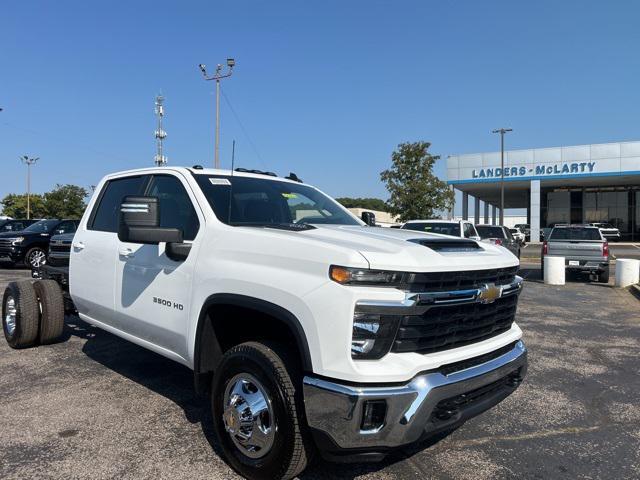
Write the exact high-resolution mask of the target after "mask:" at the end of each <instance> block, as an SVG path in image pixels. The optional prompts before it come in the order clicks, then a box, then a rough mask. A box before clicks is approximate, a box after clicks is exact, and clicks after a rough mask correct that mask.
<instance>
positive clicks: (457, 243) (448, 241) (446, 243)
mask: <svg viewBox="0 0 640 480" xmlns="http://www.w3.org/2000/svg"><path fill="white" fill-rule="evenodd" d="M408 241H409V242H413V243H417V244H419V245H422V246H424V247H427V248H430V249H431V250H434V251H436V252H442V253H447V252H456V253H457V252H477V251H478V250H482V247H481V246H480V245H478V242H476V241H475V240H467V239H466V238H461V239H457V238H412V239H410V240H408Z"/></svg>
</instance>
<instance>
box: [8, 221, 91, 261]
mask: <svg viewBox="0 0 640 480" xmlns="http://www.w3.org/2000/svg"><path fill="white" fill-rule="evenodd" d="M78 223H79V220H61V219H51V220H40V221H38V222H35V223H33V224H31V225H29V226H28V227H27V228H25V229H24V230H21V231H19V232H15V231H12V232H4V233H0V261H4V262H8V264H10V265H15V264H22V265H25V266H27V267H31V268H37V267H39V266H40V265H42V264H43V263H45V262H46V258H47V251H48V250H49V242H50V240H51V237H52V236H53V235H61V234H63V233H74V232H75V231H76V229H77V228H78Z"/></svg>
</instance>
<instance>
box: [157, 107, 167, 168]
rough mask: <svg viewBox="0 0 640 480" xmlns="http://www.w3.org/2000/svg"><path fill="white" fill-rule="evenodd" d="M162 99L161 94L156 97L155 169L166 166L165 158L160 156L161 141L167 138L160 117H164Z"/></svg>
mask: <svg viewBox="0 0 640 480" xmlns="http://www.w3.org/2000/svg"><path fill="white" fill-rule="evenodd" d="M163 102H164V97H163V96H162V94H160V95H158V96H157V97H156V115H157V116H158V128H157V129H156V148H157V152H156V156H155V164H156V167H162V166H164V165H166V164H167V157H165V156H164V155H163V154H162V141H163V140H164V139H165V138H167V132H165V131H164V130H163V129H162V117H164V106H163V105H162V103H163Z"/></svg>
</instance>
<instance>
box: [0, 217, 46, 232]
mask: <svg viewBox="0 0 640 480" xmlns="http://www.w3.org/2000/svg"><path fill="white" fill-rule="evenodd" d="M37 221H38V220H0V233H4V232H19V231H21V230H24V229H25V228H27V227H28V226H29V225H31V224H33V223H36V222H37Z"/></svg>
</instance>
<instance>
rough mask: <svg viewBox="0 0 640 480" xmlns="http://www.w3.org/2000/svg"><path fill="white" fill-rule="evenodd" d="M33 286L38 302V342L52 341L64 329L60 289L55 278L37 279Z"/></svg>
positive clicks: (58, 336)
mask: <svg viewBox="0 0 640 480" xmlns="http://www.w3.org/2000/svg"><path fill="white" fill-rule="evenodd" d="M33 288H34V290H35V291H36V295H37V296H38V301H39V302H40V338H39V340H40V343H41V344H42V345H46V344H48V343H54V342H56V341H57V340H58V339H59V338H60V336H61V335H62V331H63V330H64V297H63V296H62V289H61V288H60V285H58V283H57V282H56V281H55V280H38V281H36V282H35V283H34V284H33Z"/></svg>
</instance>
